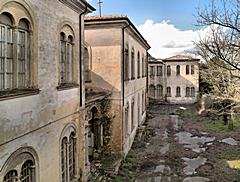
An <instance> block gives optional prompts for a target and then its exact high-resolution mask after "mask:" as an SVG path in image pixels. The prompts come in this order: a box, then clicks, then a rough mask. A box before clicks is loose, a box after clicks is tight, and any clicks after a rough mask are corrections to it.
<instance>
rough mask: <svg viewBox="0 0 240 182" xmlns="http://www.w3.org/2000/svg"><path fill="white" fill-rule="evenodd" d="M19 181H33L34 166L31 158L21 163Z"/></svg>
mask: <svg viewBox="0 0 240 182" xmlns="http://www.w3.org/2000/svg"><path fill="white" fill-rule="evenodd" d="M20 179H21V182H35V168H34V163H33V161H32V160H28V161H26V162H25V163H24V164H23V165H22V170H21V177H20Z"/></svg>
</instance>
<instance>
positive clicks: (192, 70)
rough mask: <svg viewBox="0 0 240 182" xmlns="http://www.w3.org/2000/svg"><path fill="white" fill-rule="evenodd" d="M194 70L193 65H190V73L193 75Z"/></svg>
mask: <svg viewBox="0 0 240 182" xmlns="http://www.w3.org/2000/svg"><path fill="white" fill-rule="evenodd" d="M194 72H195V70H194V65H191V74H192V75H194Z"/></svg>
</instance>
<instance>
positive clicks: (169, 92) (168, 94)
mask: <svg viewBox="0 0 240 182" xmlns="http://www.w3.org/2000/svg"><path fill="white" fill-rule="evenodd" d="M171 95H172V94H171V87H167V97H171Z"/></svg>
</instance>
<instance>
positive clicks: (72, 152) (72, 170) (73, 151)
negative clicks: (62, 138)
mask: <svg viewBox="0 0 240 182" xmlns="http://www.w3.org/2000/svg"><path fill="white" fill-rule="evenodd" d="M68 156H69V167H68V169H69V178H70V181H71V180H73V179H74V175H75V169H76V159H75V156H76V139H75V133H74V132H72V133H71V134H70V138H69V151H68Z"/></svg>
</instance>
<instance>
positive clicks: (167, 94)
mask: <svg viewBox="0 0 240 182" xmlns="http://www.w3.org/2000/svg"><path fill="white" fill-rule="evenodd" d="M199 61H200V60H199V59H194V58H192V57H189V56H184V55H176V56H172V57H170V58H166V59H162V60H158V59H155V58H153V57H150V58H149V67H148V69H149V75H148V79H149V81H148V87H149V98H150V99H154V100H158V101H163V102H168V103H174V104H188V103H195V102H197V101H198V96H199Z"/></svg>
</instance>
